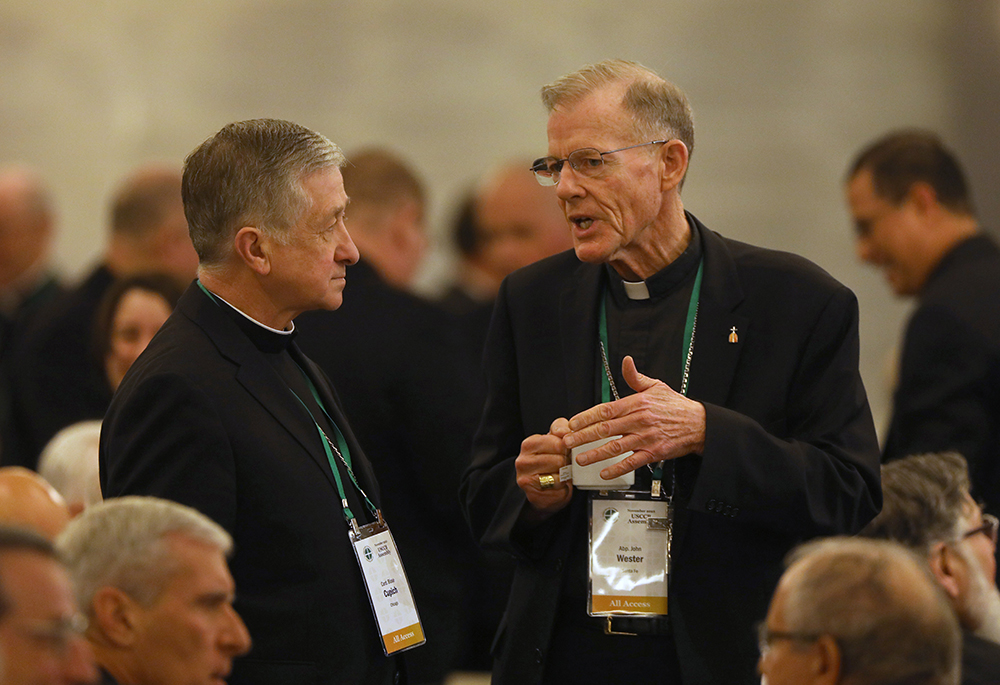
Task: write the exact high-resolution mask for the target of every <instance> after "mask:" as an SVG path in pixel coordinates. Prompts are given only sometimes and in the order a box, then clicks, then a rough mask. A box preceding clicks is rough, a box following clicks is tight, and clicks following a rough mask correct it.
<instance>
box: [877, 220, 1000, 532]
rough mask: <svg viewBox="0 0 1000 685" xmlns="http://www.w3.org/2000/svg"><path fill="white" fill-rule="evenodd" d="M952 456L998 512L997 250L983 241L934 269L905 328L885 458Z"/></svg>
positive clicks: (999, 346)
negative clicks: (963, 462) (955, 454)
mask: <svg viewBox="0 0 1000 685" xmlns="http://www.w3.org/2000/svg"><path fill="white" fill-rule="evenodd" d="M940 450H957V451H958V452H961V453H962V454H963V455H964V456H965V458H966V459H968V461H969V472H970V475H971V477H972V487H973V494H974V495H976V496H977V497H978V498H981V499H983V500H985V502H986V504H987V509H988V510H989V511H991V512H993V513H1000V249H998V248H997V244H996V243H995V242H994V241H993V240H992V239H990V238H989V237H987V236H985V235H978V236H975V237H973V238H970V239H969V240H966V241H965V242H963V243H960V244H959V245H958V246H956V247H955V248H954V249H953V250H952V251H951V252H950V253H948V254H947V255H946V256H945V257H944V259H942V260H941V263H940V264H939V265H938V266H937V268H936V269H935V270H934V272H933V273H932V274H931V276H930V277H929V278H928V280H927V283H926V284H925V286H924V289H923V292H921V294H920V303H919V305H918V307H917V309H916V311H914V313H913V316H912V317H911V318H910V321H909V323H908V324H907V328H906V339H905V341H904V343H903V352H902V355H901V358H900V367H899V383H898V385H897V386H896V391H895V396H894V402H893V416H892V424H891V427H890V429H889V434H888V437H887V438H886V444H885V450H884V455H883V456H884V459H886V460H891V459H897V458H901V457H905V456H908V455H910V454H918V453H921V452H934V451H940Z"/></svg>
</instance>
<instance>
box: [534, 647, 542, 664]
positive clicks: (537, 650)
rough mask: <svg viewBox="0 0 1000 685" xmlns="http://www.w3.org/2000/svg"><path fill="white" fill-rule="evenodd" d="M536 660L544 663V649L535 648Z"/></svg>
mask: <svg viewBox="0 0 1000 685" xmlns="http://www.w3.org/2000/svg"><path fill="white" fill-rule="evenodd" d="M535 661H537V662H538V663H542V650H540V649H537V648H536V649H535Z"/></svg>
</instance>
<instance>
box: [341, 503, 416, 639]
mask: <svg viewBox="0 0 1000 685" xmlns="http://www.w3.org/2000/svg"><path fill="white" fill-rule="evenodd" d="M378 518H379V520H378V521H377V522H375V523H369V524H367V525H364V526H360V527H354V526H352V527H351V529H350V530H349V533H350V536H351V544H352V545H353V546H354V554H355V556H357V558H358V564H359V565H360V566H361V575H363V576H364V578H365V585H366V587H367V589H368V600H369V601H370V602H371V606H372V611H373V612H374V614H375V623H376V624H378V629H379V634H380V635H381V636H382V649H383V650H384V651H385V654H386V656H388V655H390V654H394V653H396V652H402V651H404V650H407V649H411V648H413V647H417V646H418V645H422V644H424V643H425V642H426V641H427V640H426V638H424V629H423V627H422V626H421V625H420V616H419V615H418V614H417V605H416V603H415V602H414V601H413V593H412V592H411V591H410V583H409V581H408V580H407V579H406V571H404V570H403V564H402V562H401V561H400V559H399V552H398V551H397V550H396V542H395V541H394V540H393V539H392V533H391V532H389V526H387V525H386V523H385V521H384V520H383V519H382V515H381V512H379V517H378Z"/></svg>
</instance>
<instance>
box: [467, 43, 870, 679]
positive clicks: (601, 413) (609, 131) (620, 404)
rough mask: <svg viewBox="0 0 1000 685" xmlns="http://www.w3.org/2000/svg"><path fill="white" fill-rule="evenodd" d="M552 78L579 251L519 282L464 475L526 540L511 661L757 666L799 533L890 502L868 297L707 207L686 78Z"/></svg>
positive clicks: (739, 674) (551, 133) (500, 527)
mask: <svg viewBox="0 0 1000 685" xmlns="http://www.w3.org/2000/svg"><path fill="white" fill-rule="evenodd" d="M542 98H543V101H544V102H545V104H546V107H547V108H548V110H549V122H548V139H549V155H548V156H547V157H543V158H541V159H539V160H537V161H536V162H535V163H534V164H533V165H532V169H531V170H532V171H533V172H534V173H535V176H536V177H537V178H538V180H539V182H540V183H542V185H549V186H554V194H555V196H556V199H557V200H558V203H559V205H560V207H561V208H562V210H563V212H564V214H565V216H566V219H567V221H568V226H567V228H568V229H569V230H570V231H571V233H572V236H573V244H574V251H575V254H574V253H563V254H560V255H556V256H554V257H551V258H548V259H545V260H542V261H541V262H538V263H536V264H533V265H531V266H528V267H526V268H524V269H521V270H520V271H517V272H515V273H514V274H512V275H511V276H509V277H508V278H507V279H506V280H505V281H504V283H503V285H502V286H501V288H500V293H499V295H498V298H497V303H496V307H495V310H494V315H493V321H492V324H491V329H490V334H489V338H488V341H487V345H486V356H485V366H486V376H487V381H488V388H489V391H488V399H487V403H486V409H485V412H484V416H483V420H482V423H481V424H480V428H479V432H478V434H477V437H476V440H475V445H474V449H473V460H472V464H471V466H470V469H469V470H468V471H467V473H466V475H465V478H464V480H463V485H462V487H463V497H464V501H465V507H466V515H467V518H468V519H469V522H470V525H471V527H472V529H473V532H474V534H475V536H476V537H477V539H479V540H480V542H481V543H482V544H484V545H489V546H491V547H495V548H498V549H504V550H507V551H508V552H510V553H512V554H513V555H514V556H515V558H516V560H517V568H516V571H515V577H514V581H513V585H512V589H511V597H510V601H509V603H508V606H507V612H506V616H505V622H504V624H503V625H502V626H501V628H500V632H499V635H498V637H497V640H496V642H495V648H494V656H495V659H496V663H495V666H494V678H495V680H494V682H496V683H501V684H503V683H518V685H520V684H522V683H540V682H555V681H559V682H570V681H573V682H577V683H590V682H601V683H604V682H662V683H680V682H683V683H685V685H690V684H692V683H697V684H700V683H718V684H720V685H721V684H723V683H724V684H725V685H733V684H740V683H747V684H749V683H753V682H756V681H757V676H756V674H755V671H754V664H755V662H756V659H757V645H756V643H755V641H754V638H753V624H754V622H755V621H757V620H759V619H760V618H761V616H763V615H764V613H765V611H766V608H767V603H768V599H769V597H770V594H771V591H772V590H773V588H774V586H775V584H776V582H777V580H778V578H779V576H780V575H781V570H782V559H783V557H784V555H785V554H786V553H787V552H788V550H789V549H791V548H792V547H794V546H795V545H796V544H798V543H799V542H801V541H803V540H805V539H808V538H811V537H814V536H817V535H830V534H837V533H853V532H856V531H857V530H859V529H860V528H861V527H862V526H864V524H865V523H867V522H868V521H869V520H870V519H871V518H872V517H873V516H874V515H875V513H876V512H877V511H878V507H879V503H880V499H881V495H880V490H879V474H878V446H877V443H876V438H875V431H874V428H873V426H872V420H871V415H870V411H869V408H868V402H867V399H866V396H865V391H864V388H863V386H862V383H861V379H860V376H859V373H858V328H857V325H858V320H857V316H858V314H857V303H856V300H855V297H854V295H853V294H852V293H851V292H850V291H849V290H848V289H847V288H845V287H844V286H843V285H841V284H839V283H837V282H836V281H835V280H833V279H832V278H831V277H830V276H829V275H827V274H826V273H824V272H823V271H822V270H820V269H818V268H817V267H816V266H815V265H813V264H811V263H809V262H807V261H806V260H804V259H801V258H799V257H796V256H794V255H789V254H785V253H777V252H773V251H769V250H764V249H760V248H756V247H752V246H749V245H745V244H742V243H738V242H736V241H733V240H729V239H726V238H723V237H721V236H719V235H718V234H716V233H714V232H712V231H710V230H709V229H708V228H706V227H705V226H704V225H703V224H702V223H701V222H700V221H698V219H696V218H695V217H694V216H693V215H692V214H690V213H688V212H686V211H685V210H684V206H683V203H682V202H681V197H680V192H681V185H682V183H683V181H684V178H685V175H686V173H687V169H688V161H689V157H690V154H691V150H692V148H693V145H694V134H693V124H692V119H691V110H690V106H689V105H688V102H687V98H686V97H685V96H684V94H683V93H682V92H681V91H680V90H679V89H678V88H676V87H675V86H673V85H672V84H670V83H668V82H666V81H664V80H663V79H662V78H660V77H659V76H657V75H656V74H654V73H653V72H651V71H649V70H648V69H646V68H645V67H642V66H640V65H638V64H635V63H632V62H625V61H621V60H611V61H607V62H602V63H600V64H596V65H592V66H588V67H584V68H583V69H580V70H579V71H577V72H575V73H573V74H570V75H568V76H564V77H562V78H560V79H558V80H557V81H555V82H554V83H553V84H551V85H548V86H546V87H544V88H543V89H542ZM632 391H634V394H633V393H632ZM619 395H620V396H621V399H618V397H619ZM607 438H612V439H611V440H610V441H608V442H606V443H605V444H603V445H600V446H597V447H596V448H595V447H591V446H588V444H589V443H592V442H594V441H599V440H602V439H607ZM574 448H575V449H576V451H577V452H578V454H576V455H574V458H573V461H574V462H575V463H574V464H573V465H572V467H569V466H568V465H569V463H570V460H571V451H572V450H574ZM622 454H627V455H628V456H626V457H625V459H624V460H623V461H621V462H619V463H615V462H612V461H607V462H605V461H604V460H606V459H609V458H611V457H614V456H616V455H622ZM594 463H597V464H598V466H596V467H595V468H596V469H598V470H600V469H602V467H603V472H602V473H601V474H600V477H598V478H595V480H594V481H593V483H594V484H593V486H592V487H593V488H594V489H592V490H590V491H589V492H588V491H584V490H581V485H582V483H581V480H582V478H583V477H584V476H583V475H582V474H581V471H580V467H582V466H585V465H587V464H594ZM628 474H632V475H631V476H629V475H628ZM621 477H624V478H628V477H631V478H633V480H634V482H633V484H632V485H631V486H629V485H628V484H627V482H625V484H624V487H626V488H629V489H628V490H627V491H626V492H623V493H618V494H606V493H603V492H602V490H605V489H606V490H613V489H617V488H615V487H611V484H610V483H608V479H615V480H622V478H621ZM588 531H591V532H592V535H590V536H589V535H588ZM598 531H600V532H598ZM588 538H592V540H591V541H588ZM607 540H614V541H615V542H614V544H613V549H611V553H610V554H608V553H607V551H608V545H605V541H607ZM720 655H725V657H724V658H720Z"/></svg>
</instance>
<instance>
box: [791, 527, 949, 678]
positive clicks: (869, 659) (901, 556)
mask: <svg viewBox="0 0 1000 685" xmlns="http://www.w3.org/2000/svg"><path fill="white" fill-rule="evenodd" d="M789 559H790V564H789V566H790V569H791V568H793V567H797V568H796V569H795V572H794V575H792V576H791V577H790V579H789V580H787V581H783V582H786V583H787V584H786V586H785V587H786V593H787V594H786V595H785V611H784V618H785V624H786V626H787V628H786V629H787V630H789V631H795V632H801V633H807V634H814V635H829V636H831V637H832V638H834V640H836V642H837V645H838V647H839V649H840V655H841V677H842V680H843V682H850V683H853V684H855V685H904V684H905V685H957V683H958V682H959V669H960V655H961V633H960V632H959V628H958V621H957V618H956V616H955V612H954V611H953V610H952V608H951V606H950V605H949V604H948V601H947V599H946V598H945V596H944V593H943V592H942V591H941V589H940V588H939V587H938V585H937V583H935V582H934V580H933V578H932V577H931V576H930V573H929V571H928V570H927V569H926V567H925V564H923V563H922V561H921V560H920V559H919V558H918V557H917V556H916V555H915V554H914V553H913V552H911V551H910V550H908V549H907V548H905V547H903V546H902V545H899V544H897V543H895V542H891V541H887V540H867V539H861V538H827V539H825V540H820V541H816V542H811V543H807V544H806V545H803V546H802V547H800V548H798V549H797V550H795V551H794V552H793V553H792V555H791V556H790V558H789Z"/></svg>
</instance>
